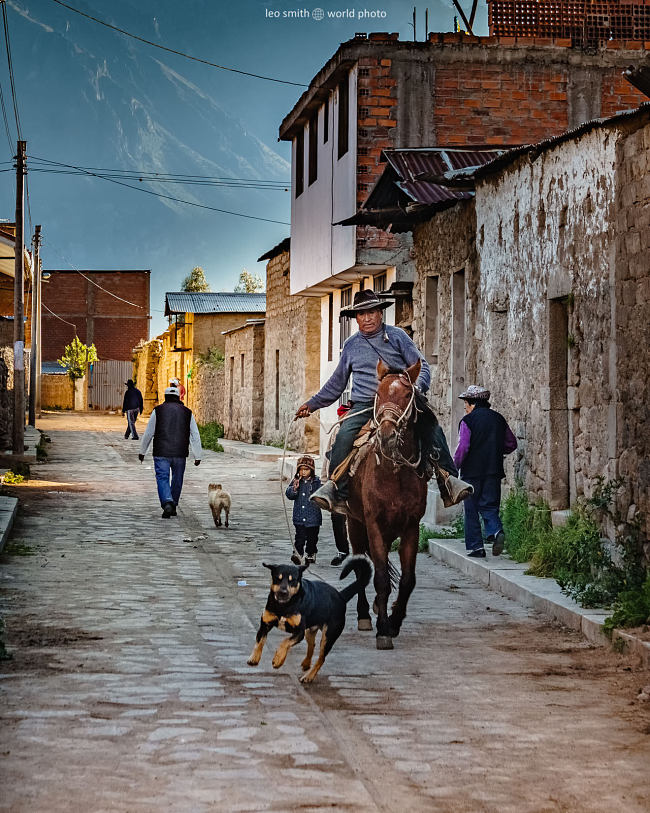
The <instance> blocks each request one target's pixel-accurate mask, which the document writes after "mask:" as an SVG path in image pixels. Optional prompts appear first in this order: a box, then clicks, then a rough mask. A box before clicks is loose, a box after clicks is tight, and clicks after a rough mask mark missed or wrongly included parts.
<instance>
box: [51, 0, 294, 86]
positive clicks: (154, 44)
mask: <svg viewBox="0 0 650 813" xmlns="http://www.w3.org/2000/svg"><path fill="white" fill-rule="evenodd" d="M52 2H53V3H56V4H57V5H59V6H63V7H64V8H67V9H69V10H70V11H74V13H75V14H80V15H81V16H82V17H86V19H88V20H92V21H93V22H95V23H99V25H103V26H105V27H106V28H110V29H111V30H113V31H117V32H118V33H120V34H124V36H125V37H131V39H134V40H138V42H144V43H145V45H151V46H152V47H153V48H160V50H161V51H167V53H169V54H176V56H182V57H184V58H185V59H191V60H192V61H193V62H200V63H201V64H202V65H209V66H210V67H211V68H218V69H219V70H221V71H230V72H231V73H239V74H241V75H242V76H252V77H253V78H254V79H265V80H266V81H267V82H278V83H279V84H281V85H295V86H297V87H301V88H304V87H307V85H305V84H304V83H303V82H290V81H289V80H287V79H276V78H274V77H273V76H264V75H263V74H259V73H251V72H250V71H242V70H238V69H237V68H227V67H226V66H225V65H218V64H217V63H216V62H209V61H208V60H207V59H200V58H199V57H196V56H191V55H190V54H186V53H183V51H177V50H175V49H174V48H167V47H166V46H165V45H159V44H158V43H157V42H152V41H151V40H147V39H145V38H144V37H139V36H137V34H131V33H130V32H129V31H125V30H124V29H123V28H118V27H117V26H116V25H111V24H110V23H107V22H105V21H104V20H100V19H99V18H98V17H93V16H92V15H91V14H86V13H85V12H83V11H79V9H78V8H74V7H73V6H69V5H68V4H67V3H63V2H62V0H52Z"/></svg>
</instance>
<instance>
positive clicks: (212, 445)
mask: <svg viewBox="0 0 650 813" xmlns="http://www.w3.org/2000/svg"><path fill="white" fill-rule="evenodd" d="M199 435H200V436H201V445H202V446H203V448H204V449H212V451H213V452H223V446H222V445H221V444H220V443H219V438H222V437H223V424H220V423H217V422H216V421H212V423H204V424H199Z"/></svg>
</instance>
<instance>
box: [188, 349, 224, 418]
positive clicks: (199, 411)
mask: <svg viewBox="0 0 650 813" xmlns="http://www.w3.org/2000/svg"><path fill="white" fill-rule="evenodd" d="M225 379H226V372H225V364H220V365H218V366H214V365H212V364H205V363H201V362H198V363H197V362H195V363H194V366H193V367H192V379H191V382H190V387H189V388H188V397H187V398H186V400H185V403H186V404H187V406H188V407H189V408H190V409H191V410H192V412H193V413H194V417H195V418H196V422H197V423H199V424H204V423H212V422H213V421H216V422H217V423H220V424H222V425H223V423H224V420H225V408H226V407H225V392H226V390H225Z"/></svg>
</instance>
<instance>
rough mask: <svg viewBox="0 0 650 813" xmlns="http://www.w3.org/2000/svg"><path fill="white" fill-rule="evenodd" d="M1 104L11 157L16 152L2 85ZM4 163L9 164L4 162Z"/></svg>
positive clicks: (0, 89)
mask: <svg viewBox="0 0 650 813" xmlns="http://www.w3.org/2000/svg"><path fill="white" fill-rule="evenodd" d="M0 104H1V105H2V118H3V120H4V123H5V131H6V133H7V141H8V142H9V154H10V155H11V154H12V153H13V151H14V148H13V144H12V141H11V133H10V132H9V119H8V118H7V108H6V107H5V97H4V93H3V92H2V84H0ZM3 163H8V162H4V161H3Z"/></svg>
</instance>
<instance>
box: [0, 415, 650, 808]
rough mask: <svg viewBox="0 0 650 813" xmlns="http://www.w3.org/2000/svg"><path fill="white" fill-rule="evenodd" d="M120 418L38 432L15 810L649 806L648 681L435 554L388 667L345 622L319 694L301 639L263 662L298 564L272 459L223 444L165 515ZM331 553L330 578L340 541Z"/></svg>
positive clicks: (18, 695) (71, 422) (13, 702)
mask: <svg viewBox="0 0 650 813" xmlns="http://www.w3.org/2000/svg"><path fill="white" fill-rule="evenodd" d="M122 424H123V421H122V419H121V418H118V417H109V416H98V417H95V416H81V415H63V414H54V415H50V416H46V417H44V419H43V421H42V423H41V425H40V426H41V428H42V429H44V430H45V431H47V432H48V433H49V435H50V436H51V438H52V441H53V442H52V444H51V445H50V446H49V454H50V457H49V462H48V463H47V464H46V465H41V466H38V467H37V468H36V470H35V475H36V477H37V478H40V482H38V481H32V483H31V484H30V485H29V486H28V487H26V488H23V489H22V490H21V491H20V494H21V497H22V498H23V500H24V502H25V503H26V506H27V507H26V510H23V511H22V512H21V515H20V517H19V518H18V520H17V523H16V527H15V530H14V533H13V538H12V543H11V546H10V550H9V552H8V553H6V554H5V555H3V557H2V559H1V572H2V582H1V584H2V588H3V607H4V609H3V616H4V618H5V620H6V625H7V632H6V638H7V641H8V644H9V648H10V649H11V650H12V651H13V655H14V657H13V660H11V661H6V662H3V663H0V671H1V672H2V675H1V677H2V679H1V680H0V689H1V690H2V693H3V696H2V699H1V717H2V720H1V734H0V738H1V742H0V766H1V769H2V793H1V794H0V809H1V810H11V811H25V812H26V813H27V811H29V813H34V812H35V811H38V812H40V811H43V812H44V813H57V812H58V811H66V813H69V812H71V811H73V812H76V811H79V812H80V813H90V812H91V811H92V813H95V812H96V813H100V811H101V812H102V813H103V811H124V812H125V813H126V812H127V811H128V813H140V812H141V811H142V812H144V811H179V812H181V811H182V812H183V813H185V811H188V812H189V811H191V812H192V813H194V811H215V810H218V811H293V810H301V811H316V810H325V809H327V810H337V811H346V810H347V811H355V813H366V811H368V813H369V812H370V811H386V813H388V812H389V811H390V813H394V811H442V813H447V812H451V811H459V812H460V811H462V812H463V813H474V811H494V813H509V812H510V811H512V813H527V812H528V811H530V813H540V811H570V812H571V813H581V811H590V813H591V812H592V811H602V812H603V813H612V811H617V813H620V811H639V812H640V811H647V810H648V809H650V780H649V778H648V777H649V776H650V770H649V766H650V714H649V712H650V709H648V708H647V705H650V704H646V705H645V706H644V705H643V704H639V703H638V702H636V701H635V697H636V695H637V693H638V691H639V688H640V686H642V685H644V683H647V682H648V675H647V673H645V675H644V674H642V673H639V672H636V671H635V667H634V664H631V663H630V662H628V661H626V660H625V659H624V658H622V657H620V656H617V655H615V654H613V653H610V652H608V651H607V650H605V649H594V648H593V647H590V646H589V645H588V644H586V643H585V642H584V641H583V640H582V639H581V638H580V637H579V636H578V635H577V634H575V633H573V632H570V631H567V630H564V629H561V628H559V627H555V626H552V625H550V624H549V623H548V622H546V621H545V620H544V619H543V618H542V617H540V616H537V615H535V614H534V613H531V612H530V611H528V610H525V609H523V608H521V607H519V606H518V605H516V604H514V603H513V602H511V601H509V600H507V599H504V598H502V597H500V596H498V595H496V594H494V593H490V592H488V591H486V590H485V589H483V588H482V587H480V586H478V585H476V584H475V583H473V582H471V581H470V580H468V579H467V578H465V577H463V576H461V575H459V574H458V573H457V572H455V571H453V570H450V569H447V568H445V567H444V566H442V565H438V564H436V563H435V562H433V560H431V559H430V558H429V557H428V556H425V555H421V556H420V557H419V559H418V584H417V587H416V590H415V592H414V594H413V597H412V600H411V603H410V606H409V616H408V618H407V619H406V621H405V624H404V627H403V631H402V634H401V636H400V638H399V639H398V640H397V642H396V647H395V649H394V650H393V651H392V652H378V651H377V650H376V649H375V641H374V633H359V632H357V630H356V619H355V615H354V611H353V608H352V609H351V611H350V612H349V613H348V623H347V627H346V631H345V632H344V634H343V635H342V636H341V638H340V639H339V641H338V643H337V644H336V646H335V647H334V649H333V651H332V653H331V654H330V656H329V658H328V660H327V662H326V664H325V666H324V668H323V669H322V671H321V672H320V674H319V676H318V678H317V681H316V682H315V683H314V684H313V685H312V686H309V687H303V686H302V685H301V684H300V683H299V682H298V676H299V673H300V666H299V662H300V660H301V658H302V656H303V651H304V645H303V646H300V647H297V648H296V650H294V651H293V652H292V653H291V654H290V655H289V658H288V659H287V663H286V664H285V666H284V667H283V668H282V669H281V670H279V671H274V670H273V669H272V667H271V656H272V652H273V649H274V644H277V642H278V641H279V640H281V638H282V635H283V634H282V633H279V632H277V631H275V632H273V633H272V635H271V637H270V639H269V644H268V645H267V648H266V650H265V652H264V655H263V657H262V662H261V664H260V666H259V667H257V668H256V669H255V668H252V667H249V666H247V665H246V659H247V656H248V654H249V652H250V650H251V648H252V644H253V641H254V635H255V630H256V628H257V623H258V619H259V615H260V612H261V609H262V607H263V605H264V601H265V596H266V592H267V589H268V571H266V570H265V569H264V568H262V567H261V561H262V560H264V561H267V562H268V561H287V560H288V554H289V551H290V544H289V541H288V535H287V530H286V525H285V517H284V511H283V508H282V501H281V499H280V496H279V494H280V482H279V480H278V475H277V464H269V463H253V462H251V461H247V460H244V459H243V458H240V457H235V456H232V455H217V454H214V453H210V452H208V453H206V456H205V459H204V462H203V464H202V465H201V467H200V468H194V467H193V466H189V467H188V470H187V479H186V486H185V489H184V493H183V498H182V503H181V510H180V516H179V517H178V519H176V520H174V519H170V520H162V519H161V518H160V509H159V508H158V506H157V501H156V497H155V485H154V478H153V471H152V465H151V460H150V458H148V459H147V461H146V462H145V464H144V465H142V466H141V465H140V464H139V463H138V462H137V451H138V445H139V444H136V443H133V442H132V441H125V440H123V436H122V433H123V426H122ZM211 481H216V482H221V483H223V484H224V487H225V488H227V489H228V490H229V491H230V493H231V494H232V497H233V512H232V523H231V527H230V529H229V530H226V529H217V528H215V527H214V526H213V525H212V519H211V516H210V513H209V510H208V507H207V485H208V483H209V482H211ZM17 491H18V489H16V490H15V491H14V493H16V492H17ZM326 519H327V518H326ZM326 527H327V526H326ZM320 550H321V552H320V554H319V559H318V563H317V567H316V571H317V573H318V575H319V576H321V577H323V578H325V579H327V580H329V581H334V580H336V579H337V578H338V570H336V569H335V568H332V567H330V566H329V564H328V563H329V560H330V558H331V557H332V555H333V553H334V545H333V542H332V537H331V533H330V532H329V529H327V531H326V532H324V533H323V534H322V537H321V544H320ZM21 554H22V555H21ZM24 554H32V555H24ZM240 581H245V582H246V585H245V586H240V585H239V584H238V582H240ZM298 650H300V651H298Z"/></svg>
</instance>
